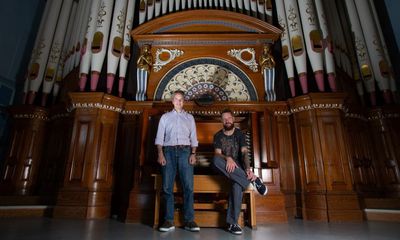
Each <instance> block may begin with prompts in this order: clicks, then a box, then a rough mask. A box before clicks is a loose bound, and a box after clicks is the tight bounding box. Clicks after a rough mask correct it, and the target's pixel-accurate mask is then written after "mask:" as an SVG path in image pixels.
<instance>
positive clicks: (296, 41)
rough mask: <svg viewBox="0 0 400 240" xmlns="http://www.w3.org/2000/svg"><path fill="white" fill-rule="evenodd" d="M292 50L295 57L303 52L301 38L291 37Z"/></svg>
mask: <svg viewBox="0 0 400 240" xmlns="http://www.w3.org/2000/svg"><path fill="white" fill-rule="evenodd" d="M292 48H293V54H294V55H295V56H300V55H301V54H303V52H304V45H303V38H302V37H301V36H299V35H297V36H294V37H292Z"/></svg>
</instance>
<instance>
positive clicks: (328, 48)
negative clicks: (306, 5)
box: [315, 0, 337, 92]
mask: <svg viewBox="0 0 400 240" xmlns="http://www.w3.org/2000/svg"><path fill="white" fill-rule="evenodd" d="M315 8H316V10H317V16H318V21H319V26H320V28H321V33H322V40H323V45H322V46H323V51H324V52H323V54H324V63H325V69H326V73H327V74H328V83H329V87H330V88H331V90H332V91H333V92H336V90H337V87H336V73H335V62H334V59H333V53H332V52H333V47H332V41H331V36H330V34H329V29H328V24H327V19H326V14H325V10H324V6H323V5H322V0H315Z"/></svg>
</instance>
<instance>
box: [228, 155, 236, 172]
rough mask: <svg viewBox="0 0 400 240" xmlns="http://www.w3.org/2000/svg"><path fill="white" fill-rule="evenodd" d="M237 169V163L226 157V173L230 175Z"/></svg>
mask: <svg viewBox="0 0 400 240" xmlns="http://www.w3.org/2000/svg"><path fill="white" fill-rule="evenodd" d="M237 167H238V166H237V165H236V162H235V161H234V160H233V158H231V157H226V171H227V172H228V173H232V172H233V171H235V168H237Z"/></svg>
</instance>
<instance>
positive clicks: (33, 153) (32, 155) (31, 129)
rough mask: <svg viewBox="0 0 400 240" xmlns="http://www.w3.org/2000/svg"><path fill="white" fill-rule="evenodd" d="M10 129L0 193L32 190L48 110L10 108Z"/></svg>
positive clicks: (39, 159) (38, 165) (32, 193)
mask: <svg viewBox="0 0 400 240" xmlns="http://www.w3.org/2000/svg"><path fill="white" fill-rule="evenodd" d="M10 112H11V117H12V121H13V122H12V130H11V139H10V146H9V150H8V153H7V156H6V159H5V161H4V167H3V168H2V169H3V170H2V172H1V180H0V194H1V195H14V196H15V195H17V196H31V195H34V194H36V190H37V189H36V188H37V183H38V181H37V180H38V176H39V174H40V162H41V159H42V153H43V148H44V146H43V144H44V142H45V137H46V123H47V120H48V115H49V113H48V110H47V109H45V108H41V107H36V106H32V105H18V106H12V107H11V108H10Z"/></svg>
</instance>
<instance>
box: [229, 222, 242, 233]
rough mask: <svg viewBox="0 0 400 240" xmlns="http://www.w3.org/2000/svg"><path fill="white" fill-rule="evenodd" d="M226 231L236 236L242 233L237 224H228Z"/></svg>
mask: <svg viewBox="0 0 400 240" xmlns="http://www.w3.org/2000/svg"><path fill="white" fill-rule="evenodd" d="M228 231H229V232H230V233H233V234H236V235H240V234H242V233H243V231H242V228H241V227H240V226H239V224H229V226H228Z"/></svg>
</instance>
